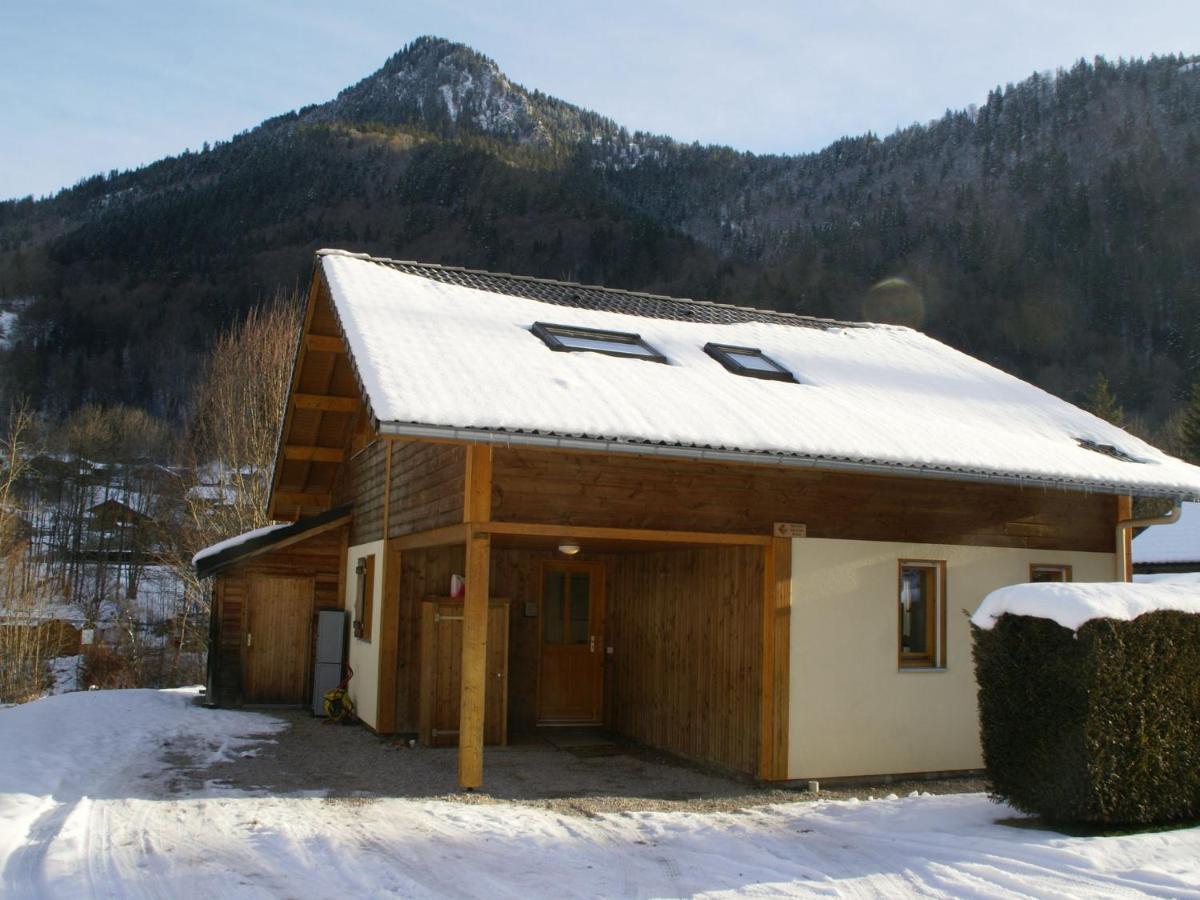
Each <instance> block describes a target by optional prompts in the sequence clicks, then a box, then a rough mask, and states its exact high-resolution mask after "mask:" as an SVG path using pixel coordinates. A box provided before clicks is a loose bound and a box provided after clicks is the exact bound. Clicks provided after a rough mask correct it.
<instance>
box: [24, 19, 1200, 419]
mask: <svg viewBox="0 0 1200 900" xmlns="http://www.w3.org/2000/svg"><path fill="white" fill-rule="evenodd" d="M321 246H335V247H342V248H346V249H350V250H358V251H365V252H369V253H372V254H376V255H380V256H390V257H395V258H404V259H418V260H424V261H430V262H443V263H447V264H452V265H465V266H470V267H479V268H485V269H492V270H498V271H508V272H517V273H522V274H530V275H540V276H547V277H553V278H563V279H568V280H579V281H584V282H598V283H603V284H607V285H611V286H616V287H626V288H637V289H643V290H650V291H660V292H664V293H670V294H676V295H680V296H689V297H697V298H703V299H710V300H719V301H726V302H734V303H741V304H747V305H755V306H769V307H774V308H779V309H786V310H791V311H795V312H799V313H805V314H812V315H819V316H833V317H837V318H843V319H860V318H864V317H875V318H878V317H884V318H887V317H889V316H891V315H896V314H899V313H902V312H904V309H902V307H907V308H910V311H911V307H913V306H914V305H917V301H919V306H920V309H921V311H923V322H922V323H921V327H922V328H923V329H924V330H926V331H928V332H929V333H930V334H931V335H933V336H935V337H938V338H940V339H942V340H945V341H947V342H949V343H950V344H952V345H954V346H956V347H958V348H959V349H962V350H964V351H966V352H968V353H972V354H975V355H977V356H979V357H981V358H983V359H985V360H988V361H989V362H992V363H995V364H997V365H999V366H1001V367H1003V368H1005V369H1007V370H1009V371H1011V372H1013V373H1015V374H1017V375H1019V376H1021V377H1023V378H1026V379H1029V380H1031V381H1033V382H1035V383H1037V384H1039V385H1041V386H1042V387H1045V388H1046V389H1048V390H1050V391H1053V392H1055V393H1057V394H1060V395H1062V396H1064V397H1066V398H1067V399H1070V400H1075V401H1079V400H1081V399H1082V398H1083V395H1084V393H1085V391H1086V390H1087V388H1088V386H1089V385H1091V384H1092V383H1093V382H1094V381H1095V379H1096V376H1097V374H1098V373H1101V372H1103V373H1105V374H1106V375H1107V376H1108V380H1109V382H1110V383H1111V384H1112V385H1113V388H1114V390H1115V392H1116V394H1117V395H1118V396H1119V397H1120V399H1121V400H1122V402H1123V403H1124V405H1125V407H1126V409H1127V410H1131V411H1136V412H1138V413H1140V414H1141V415H1142V416H1143V417H1144V418H1145V420H1146V421H1149V422H1151V423H1158V422H1161V421H1162V420H1164V419H1165V418H1167V416H1168V415H1170V413H1171V412H1172V411H1173V410H1174V409H1176V408H1177V407H1179V406H1181V405H1182V403H1183V401H1184V399H1185V397H1186V394H1187V390H1188V387H1189V386H1190V385H1191V384H1192V383H1193V382H1196V381H1198V380H1200V63H1197V62H1196V61H1195V58H1181V57H1178V56H1164V57H1155V58H1151V59H1149V60H1145V61H1141V60H1139V61H1121V62H1118V63H1110V62H1107V61H1105V60H1103V59H1097V60H1095V61H1094V62H1091V63H1088V62H1082V61H1081V62H1079V63H1077V64H1075V65H1074V66H1072V67H1071V68H1070V69H1066V70H1060V71H1059V72H1057V73H1055V74H1053V75H1042V74H1038V75H1034V76H1032V77H1030V78H1029V79H1027V80H1025V81H1023V82H1021V83H1019V84H1015V85H1009V86H1008V87H1006V88H1003V89H999V88H998V89H996V90H995V91H993V92H991V93H990V94H989V96H988V98H987V100H986V102H985V103H984V104H983V105H981V106H979V107H978V108H975V107H971V108H970V109H969V110H965V111H958V112H947V113H946V115H945V116H943V117H942V118H941V119H938V120H937V121H934V122H932V123H930V124H928V125H913V126H911V127H909V128H905V129H902V130H900V131H898V132H896V133H895V134H893V135H891V136H888V137H886V138H879V137H877V136H875V135H872V134H867V135H864V136H862V137H856V138H845V139H843V140H840V141H838V142H836V143H834V144H833V145H831V146H829V147H827V148H826V149H824V150H822V151H820V152H818V153H812V154H805V155H800V156H758V155H754V154H750V153H741V152H738V151H735V150H732V149H729V148H726V147H711V146H700V145H697V144H691V145H688V144H681V143H678V142H676V141H673V140H671V139H670V138H667V137H661V136H657V135H649V134H641V133H637V134H631V133H629V132H627V131H626V130H625V129H623V128H621V127H620V126H619V125H617V124H616V123H614V122H612V121H611V120H609V119H606V118H604V117H602V116H600V115H597V114H596V113H593V112H589V111H586V110H582V109H579V108H578V107H575V106H572V105H570V104H568V103H565V102H563V101H561V100H556V99H554V98H552V97H549V96H546V95H544V94H542V93H539V92H537V91H528V90H526V89H524V88H522V87H521V86H519V85H516V84H513V83H512V82H510V81H509V80H508V79H507V78H506V77H505V76H504V74H503V73H502V72H501V71H500V70H499V68H498V67H497V66H496V64H495V63H493V62H492V61H491V60H489V59H487V58H485V57H483V56H481V55H479V54H477V53H475V52H474V51H472V50H471V49H469V48H467V47H464V46H462V45H460V44H453V43H450V42H447V41H444V40H440V39H437V38H421V39H419V40H417V41H415V42H413V43H412V44H411V45H409V46H408V47H406V48H405V49H404V50H402V51H401V52H400V53H397V54H396V55H395V56H393V57H392V58H391V59H389V60H388V61H387V62H386V63H385V64H384V66H383V67H382V68H381V69H380V70H379V71H378V72H376V73H374V74H373V75H371V76H370V77H368V78H366V79H364V80H363V81H361V82H360V83H358V84H356V85H354V86H352V87H350V88H347V89H346V90H344V91H343V92H342V93H341V94H339V95H338V97H337V98H335V99H334V100H332V101H330V102H328V103H324V104H321V105H315V106H310V107H305V108H304V109H301V110H298V111H296V112H292V113H288V114H286V115H282V116H279V117H277V118H274V119H270V120H268V121H266V122H264V123H263V124H262V125H260V126H259V127H258V128H255V129H253V130H251V131H249V132H246V133H243V134H240V135H238V136H236V137H234V138H233V139H232V140H229V141H226V142H220V143H218V144H216V145H215V146H212V147H209V146H207V145H206V146H205V148H204V149H203V150H202V151H200V152H185V153H183V154H182V155H180V156H177V157H172V158H168V159H164V160H161V161H159V162H156V163H153V164H151V165H148V166H145V167H144V168H141V169H138V170H136V171H130V172H113V173H110V174H109V175H107V176H104V175H97V176H95V177H93V178H89V179H86V180H84V181H82V182H80V183H79V184H77V185H76V186H75V187H73V188H70V189H66V190H63V191H61V192H59V193H58V194H56V195H55V196H53V197H49V198H45V199H41V200H35V199H33V198H25V199H21V200H12V201H7V202H4V203H0V328H3V330H4V334H3V335H2V336H0V346H2V347H3V348H4V349H3V350H2V351H0V352H2V353H3V354H4V355H5V357H6V358H5V359H4V360H3V367H2V370H3V372H4V375H5V383H4V385H3V388H4V390H5V392H6V393H7V394H9V395H10V397H11V396H16V395H18V394H24V395H28V396H31V397H32V398H33V399H34V401H35V403H37V404H38V405H40V406H41V408H43V409H45V410H46V411H48V412H51V413H58V412H64V411H67V410H69V409H71V408H74V407H76V406H78V405H79V404H81V403H85V402H100V403H115V402H124V403H131V404H136V405H141V406H144V407H145V408H147V409H148V410H149V411H151V412H153V413H154V414H156V415H160V416H168V417H172V418H180V417H182V416H184V415H185V413H186V408H187V404H188V398H189V387H190V384H191V381H192V379H193V378H194V375H195V372H196V369H197V365H198V362H199V361H200V360H201V359H202V358H203V356H204V354H205V352H206V350H207V347H208V346H209V344H210V342H211V341H212V339H213V336H214V335H215V334H216V333H217V332H218V331H220V330H221V329H222V328H223V327H226V326H227V325H228V324H230V323H231V322H233V321H235V320H236V319H238V318H240V317H241V316H242V315H243V314H244V313H245V311H246V310H247V309H248V308H250V307H251V306H253V305H255V304H256V303H258V302H261V301H262V300H263V299H264V298H266V297H269V296H271V295H272V293H274V292H275V291H276V289H277V288H279V287H280V286H281V285H282V286H283V287H284V288H285V289H287V288H290V287H292V286H293V285H303V284H304V282H305V281H306V279H307V277H308V273H309V267H310V266H311V252H312V251H313V250H314V249H316V248H318V247H321ZM890 279H901V280H890ZM881 282H883V285H882V286H880V283H881ZM873 285H874V286H876V287H875V289H874V290H872V286H873ZM895 301H899V304H898V305H897V303H896V302H895Z"/></svg>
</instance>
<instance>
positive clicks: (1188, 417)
mask: <svg viewBox="0 0 1200 900" xmlns="http://www.w3.org/2000/svg"><path fill="white" fill-rule="evenodd" d="M1179 444H1180V452H1181V453H1182V454H1183V458H1184V459H1186V460H1187V461H1188V462H1190V463H1195V464H1196V465H1200V381H1198V382H1196V383H1195V384H1193V385H1192V397H1191V400H1190V401H1189V402H1188V405H1187V408H1186V409H1185V410H1184V413H1183V422H1182V423H1181V424H1180V427H1179Z"/></svg>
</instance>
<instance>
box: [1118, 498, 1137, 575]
mask: <svg viewBox="0 0 1200 900" xmlns="http://www.w3.org/2000/svg"><path fill="white" fill-rule="evenodd" d="M1132 518H1133V497H1131V496H1129V495H1128V494H1118V495H1117V521H1118V522H1123V521H1125V520H1126V519H1132ZM1120 534H1121V544H1120V546H1118V547H1117V548H1116V551H1117V580H1118V581H1133V529H1132V528H1125V529H1123V530H1122V531H1121V532H1120Z"/></svg>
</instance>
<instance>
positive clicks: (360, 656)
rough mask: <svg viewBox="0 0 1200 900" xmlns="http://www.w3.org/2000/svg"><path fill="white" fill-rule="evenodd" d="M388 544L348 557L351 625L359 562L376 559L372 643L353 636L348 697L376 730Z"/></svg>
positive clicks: (376, 543)
mask: <svg viewBox="0 0 1200 900" xmlns="http://www.w3.org/2000/svg"><path fill="white" fill-rule="evenodd" d="M384 549H385V544H384V542H383V541H372V542H371V543H369V544H358V545H357V546H354V547H351V548H350V549H349V551H348V552H347V555H346V591H345V596H346V609H347V610H348V611H349V613H350V621H351V622H352V621H353V620H354V601H355V594H356V591H357V589H358V576H357V575H356V574H355V573H354V567H355V566H356V565H357V564H358V561H359V559H360V558H362V557H364V556H370V555H371V554H374V555H375V593H374V595H373V596H374V598H375V600H374V603H373V604H372V609H371V640H370V641H364V640H361V639H359V638H356V637H355V636H354V634H353V633H351V635H350V665H351V666H352V667H353V669H354V677H353V678H351V679H350V684H349V685H348V687H347V693H349V695H350V699H351V700H353V701H354V708H355V711H356V712H357V713H358V717H359V718H360V719H362V720H363V721H364V722H366V723H367V724H368V725H370V726H371V727H372V728H375V727H376V722H377V721H378V712H379V710H378V706H379V696H378V695H379V639H380V635H379V629H380V610H382V609H383V557H384Z"/></svg>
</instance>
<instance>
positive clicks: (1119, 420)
mask: <svg viewBox="0 0 1200 900" xmlns="http://www.w3.org/2000/svg"><path fill="white" fill-rule="evenodd" d="M1084 408H1085V409H1086V410H1087V411H1088V412H1090V413H1091V414H1092V415H1094V416H1099V417H1100V418H1101V419H1103V420H1104V421H1106V422H1111V423H1112V424H1114V425H1116V426H1117V427H1118V428H1120V427H1121V426H1123V425H1124V424H1125V410H1124V409H1122V408H1121V405H1120V404H1119V403H1117V398H1116V396H1114V395H1113V392H1112V389H1111V388H1110V387H1109V386H1108V379H1107V378H1106V377H1105V376H1104V375H1103V374H1100V375H1097V376H1096V380H1095V382H1094V383H1093V384H1092V389H1091V390H1090V391H1088V396H1087V403H1086V404H1084Z"/></svg>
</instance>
